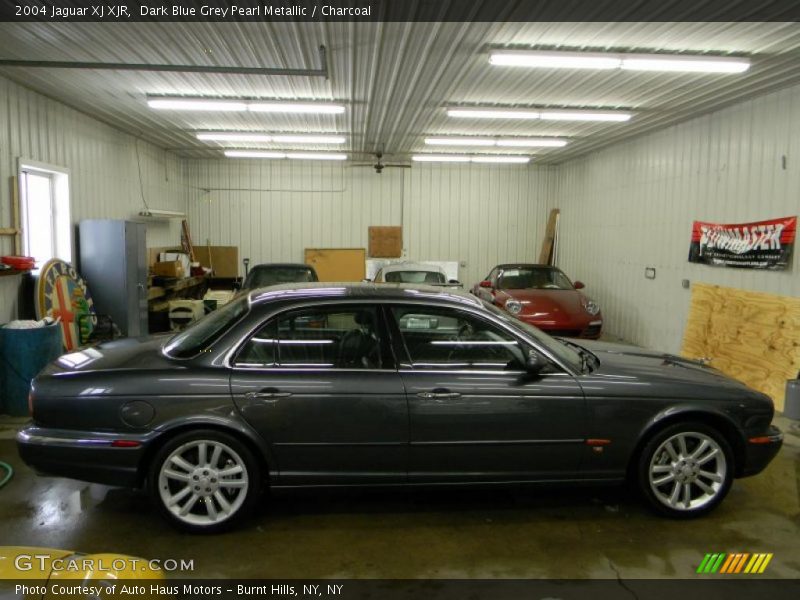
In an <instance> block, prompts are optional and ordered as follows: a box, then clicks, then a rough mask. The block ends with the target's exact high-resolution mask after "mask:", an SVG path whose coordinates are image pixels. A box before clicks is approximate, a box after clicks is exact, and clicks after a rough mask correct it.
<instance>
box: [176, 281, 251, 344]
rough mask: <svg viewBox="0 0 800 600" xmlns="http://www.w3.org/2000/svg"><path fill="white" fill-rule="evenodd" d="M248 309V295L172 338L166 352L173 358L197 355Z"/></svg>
mask: <svg viewBox="0 0 800 600" xmlns="http://www.w3.org/2000/svg"><path fill="white" fill-rule="evenodd" d="M248 310H249V306H248V301H247V296H242V297H240V298H238V299H236V300H234V301H233V302H230V303H228V304H226V305H225V306H223V307H222V308H220V309H218V310H215V311H214V312H212V313H211V314H210V315H208V316H206V317H203V318H202V319H200V320H199V321H197V322H196V323H194V324H193V325H190V326H189V327H188V328H186V329H184V330H183V331H182V332H180V333H179V334H177V335H176V336H174V337H172V338H170V340H169V341H168V342H167V344H166V346H164V353H165V354H166V355H167V356H170V357H172V358H191V357H193V356H197V355H198V354H199V353H200V352H201V351H202V350H204V349H205V348H208V347H209V346H210V345H211V344H213V343H214V342H215V341H217V339H219V337H220V336H221V335H222V334H223V333H225V332H226V331H227V330H228V329H229V328H230V327H231V325H233V324H234V323H236V322H237V321H238V320H239V319H241V318H242V317H243V316H244V315H245V314H247V311H248Z"/></svg>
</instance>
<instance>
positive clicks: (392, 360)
mask: <svg viewBox="0 0 800 600" xmlns="http://www.w3.org/2000/svg"><path fill="white" fill-rule="evenodd" d="M357 308H369V309H374V310H375V313H376V317H377V320H378V331H377V332H376V333H377V335H378V344H379V348H380V352H381V361H382V363H383V364H382V366H381V367H380V368H377V369H366V368H358V367H336V366H334V367H325V366H322V365H313V366H312V365H309V366H302V367H298V366H286V365H281V364H280V362H278V364H275V365H272V366H269V365H246V364H240V363H239V362H238V361H239V357H240V356H241V354H242V353H243V352H244V350H245V348H246V347H247V345H248V344H249V343H250V340H252V339H253V338H254V337H255V336H256V335H258V333H259V332H260V331H261V330H262V329H263V328H264V327H266V326H267V325H269V324H270V323H272V322H273V321H276V322H277V320H279V319H281V318H282V317H285V316H286V315H287V314H289V313H293V312H297V311H304V310H306V311H314V310H317V311H327V310H329V309H330V310H337V309H338V310H341V311H343V312H346V311H347V310H349V309H352V310H355V309H357ZM276 325H277V323H276ZM276 331H278V330H277V326H276ZM278 358H279V359H280V355H278ZM228 366H229V368H231V369H234V370H244V371H262V372H279V371H282V372H297V371H300V372H308V371H319V372H324V373H330V372H332V371H337V372H346V371H363V372H368V373H379V372H385V371H390V372H392V373H396V372H397V367H398V360H397V356H396V353H395V351H394V348H393V345H392V343H391V336H390V332H389V328H388V326H387V322H386V314H385V312H384V311H383V309H382V307H381V305H380V304H378V303H372V304H366V303H365V302H364V301H363V300H359V299H354V300H352V301H342V302H324V303H320V302H312V303H303V304H295V305H292V306H285V307H282V308H281V309H280V310H278V311H276V312H272V313H270V314H269V315H267V316H266V317H264V318H263V319H261V320H260V321H259V323H258V325H256V326H255V327H253V328H252V329H251V330H250V331H249V332H248V333H247V335H246V336H244V338H243V341H241V342H240V343H239V345H238V346H237V347H236V348H235V350H234V351H233V352H232V353H231V357H230V360H229V363H228Z"/></svg>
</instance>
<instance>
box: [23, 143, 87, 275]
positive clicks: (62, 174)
mask: <svg viewBox="0 0 800 600" xmlns="http://www.w3.org/2000/svg"><path fill="white" fill-rule="evenodd" d="M27 174H33V175H39V176H46V177H48V178H49V179H50V210H51V214H52V221H51V233H52V235H53V256H51V257H50V258H49V259H48V260H52V259H54V258H57V259H60V260H63V261H64V262H67V263H70V264H73V263H74V258H75V235H74V231H73V225H72V189H71V187H72V179H71V173H70V170H69V169H68V168H66V167H62V166H60V165H53V164H49V163H44V162H40V161H36V160H30V159H27V158H22V157H20V158H18V159H17V182H18V185H17V187H18V190H19V212H20V227H21V230H22V231H21V242H22V248H23V252H24V253H25V254H29V253H30V248H29V241H28V231H29V230H30V229H31V227H30V223H29V222H28V199H27V197H26V196H27V194H26V191H25V189H24V188H25V186H23V183H22V182H23V178H24V177H25V176H26V175H27ZM62 219H63V222H61V221H62ZM61 237H66V240H61ZM65 252H66V255H65V254H64V253H65ZM38 268H41V265H40V266H39V267H37V269H38Z"/></svg>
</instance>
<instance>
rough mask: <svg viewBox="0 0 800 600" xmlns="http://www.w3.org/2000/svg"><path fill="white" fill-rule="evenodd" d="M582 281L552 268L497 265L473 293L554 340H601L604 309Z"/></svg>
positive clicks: (475, 287)
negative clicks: (572, 278) (601, 311)
mask: <svg viewBox="0 0 800 600" xmlns="http://www.w3.org/2000/svg"><path fill="white" fill-rule="evenodd" d="M583 288H584V285H583V284H582V283H581V282H580V281H576V282H575V283H574V284H573V283H572V282H571V281H570V280H569V277H567V276H566V275H564V273H563V272H562V271H561V270H560V269H558V268H556V267H551V266H549V265H531V264H508V265H497V266H496V267H495V268H494V269H492V270H491V271H490V272H489V274H488V275H487V276H486V277H485V278H484V280H483V281H481V282H480V283H478V284H476V285H475V286H474V287H473V288H472V290H471V291H472V293H473V294H474V295H476V296H478V297H479V298H483V299H484V300H486V301H488V302H491V303H492V304H494V305H495V306H499V307H500V308H502V309H504V310H506V311H507V312H509V313H510V314H512V315H514V316H515V317H517V318H518V319H520V320H522V321H525V322H526V323H529V324H531V325H535V326H536V327H538V328H539V329H541V330H542V331H545V332H546V333H549V334H550V335H554V336H563V337H580V338H590V339H597V338H599V337H600V333H601V332H602V330H603V315H602V314H601V313H600V306H599V305H598V304H597V303H596V302H595V301H594V300H592V299H591V298H589V297H588V296H587V295H586V294H584V293H583V292H581V291H579V290H581V289H583Z"/></svg>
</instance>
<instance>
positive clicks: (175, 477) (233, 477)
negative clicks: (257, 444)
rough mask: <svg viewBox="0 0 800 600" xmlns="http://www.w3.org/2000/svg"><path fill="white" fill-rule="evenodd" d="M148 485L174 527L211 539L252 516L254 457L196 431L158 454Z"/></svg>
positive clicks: (218, 436)
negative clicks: (248, 515) (211, 535)
mask: <svg viewBox="0 0 800 600" xmlns="http://www.w3.org/2000/svg"><path fill="white" fill-rule="evenodd" d="M148 483H149V488H150V492H151V495H152V498H153V500H154V501H155V503H156V505H157V506H158V508H159V510H160V512H161V513H162V514H163V515H164V516H165V517H166V518H167V519H168V520H170V521H171V522H172V523H173V524H175V525H177V526H178V527H179V528H181V529H183V530H186V531H192V532H196V533H203V532H207V533H213V532H217V531H221V530H224V529H228V528H229V527H231V526H233V525H234V524H235V523H236V522H237V521H239V520H241V519H242V518H243V517H245V516H246V515H247V514H248V513H250V512H251V511H252V508H253V505H254V503H255V501H256V499H257V497H258V495H259V493H260V490H261V474H260V470H259V467H258V461H257V460H256V459H255V457H254V456H253V453H252V452H251V451H250V450H249V448H247V446H245V445H244V444H242V443H241V442H240V441H239V440H238V439H236V438H235V437H233V436H231V435H228V434H226V433H222V432H219V431H213V430H199V431H191V432H187V433H184V434H181V435H178V436H176V437H175V438H173V439H171V440H169V441H168V442H167V443H166V444H165V445H164V446H163V447H162V448H161V449H160V450H159V451H158V453H157V454H156V456H155V459H154V460H153V463H152V465H151V468H150V474H149V479H148Z"/></svg>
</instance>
